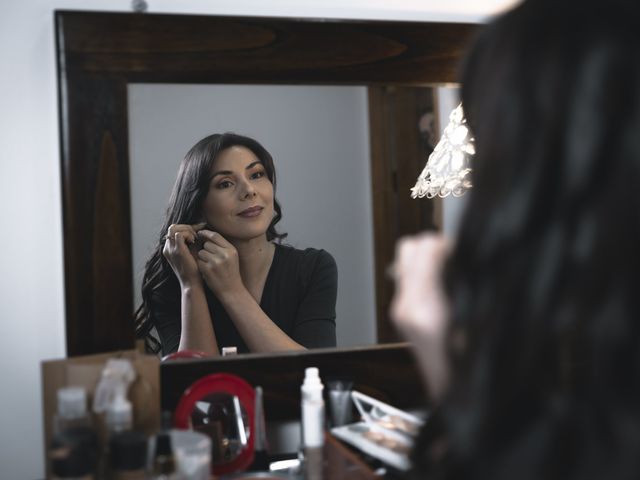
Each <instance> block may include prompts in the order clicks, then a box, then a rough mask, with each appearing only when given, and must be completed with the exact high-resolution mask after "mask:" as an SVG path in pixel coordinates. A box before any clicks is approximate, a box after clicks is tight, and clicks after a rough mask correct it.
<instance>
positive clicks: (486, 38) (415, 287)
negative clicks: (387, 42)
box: [391, 0, 640, 480]
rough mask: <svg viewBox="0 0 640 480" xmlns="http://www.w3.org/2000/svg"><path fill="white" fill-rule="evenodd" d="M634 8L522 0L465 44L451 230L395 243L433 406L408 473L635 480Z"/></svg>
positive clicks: (401, 292) (638, 231) (402, 300)
mask: <svg viewBox="0 0 640 480" xmlns="http://www.w3.org/2000/svg"><path fill="white" fill-rule="evenodd" d="M639 9H640V3H638V2H637V1H636V0H629V1H623V0H612V1H609V2H602V1H593V0H581V1H574V0H565V1H560V2H558V1H555V0H553V1H552V0H530V1H525V2H524V3H522V4H521V5H519V6H517V7H515V9H513V10H512V11H510V12H507V13H506V14H504V15H503V16H500V17H498V18H497V19H495V20H493V21H492V22H490V23H489V24H488V25H487V26H486V27H484V28H483V29H482V30H481V32H480V34H479V36H478V38H477V39H476V41H475V43H474V45H473V46H472V48H471V50H470V52H469V54H468V56H467V59H466V62H465V64H464V70H463V75H462V103H463V105H464V107H465V112H466V114H467V120H468V123H469V125H470V127H471V129H472V131H473V133H474V135H475V140H476V155H475V158H474V161H473V168H474V171H473V183H474V187H473V189H472V190H471V191H470V195H471V196H470V198H469V199H468V203H467V208H466V211H465V213H464V217H463V219H462V223H461V228H460V230H459V232H458V235H457V238H456V239H455V241H453V242H450V243H447V242H446V241H445V240H443V239H442V238H441V237H438V236H433V235H422V236H418V237H414V238H409V239H406V240H403V241H401V242H400V243H399V245H398V248H397V254H396V264H395V272H396V275H397V291H396V297H395V299H394V301H393V304H392V310H391V311H392V315H393V317H394V319H395V321H396V324H397V325H398V327H399V328H400V330H402V331H403V332H404V333H405V335H406V336H407V337H408V338H409V339H410V340H411V342H412V346H413V350H414V352H415V355H416V358H417V360H418V363H419V365H420V367H421V368H422V372H423V374H424V378H425V380H426V385H427V387H428V390H429V392H430V393H431V395H432V397H433V402H434V406H435V408H434V414H433V416H432V417H431V418H430V420H429V421H428V422H427V424H426V427H425V428H424V430H423V431H422V433H421V436H420V438H419V441H418V442H417V447H416V448H415V450H414V452H413V463H414V472H413V473H414V477H415V478H427V479H428V478H435V479H440V478H443V479H466V480H468V479H492V480H502V479H509V480H513V479H518V480H527V479H545V480H552V479H562V480H568V479H581V480H585V479H605V478H606V479H637V478H640V455H639V452H640V291H639V285H640V284H639V283H638V278H639V274H640V254H638V248H639V246H640V195H638V189H639V188H640V54H639V52H640V12H639Z"/></svg>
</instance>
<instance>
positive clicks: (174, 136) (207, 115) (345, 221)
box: [129, 84, 376, 347]
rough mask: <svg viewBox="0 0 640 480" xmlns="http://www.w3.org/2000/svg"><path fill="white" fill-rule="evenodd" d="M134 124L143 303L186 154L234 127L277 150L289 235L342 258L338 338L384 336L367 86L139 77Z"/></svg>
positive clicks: (132, 101)
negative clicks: (151, 259) (379, 319)
mask: <svg viewBox="0 0 640 480" xmlns="http://www.w3.org/2000/svg"><path fill="white" fill-rule="evenodd" d="M129 129H130V133H131V134H130V153H131V160H130V163H131V168H130V172H131V175H130V178H131V205H132V209H131V213H132V218H131V223H132V236H133V262H134V267H135V270H136V273H137V274H135V273H134V275H135V277H134V293H135V298H136V304H138V303H139V302H140V283H141V280H142V279H141V274H142V270H143V267H144V262H145V261H146V259H147V258H148V256H149V254H150V253H151V249H152V247H153V245H154V244H155V241H156V239H157V235H158V231H159V229H160V226H161V224H162V220H163V216H164V215H163V214H164V208H165V206H166V204H167V199H168V197H169V193H170V191H171V187H172V186H173V182H174V181H175V177H176V172H177V170H178V164H179V162H180V160H181V158H182V157H183V156H184V154H185V153H186V152H187V150H188V149H189V148H191V146H193V145H194V144H195V143H196V142H197V141H198V140H200V139H201V138H203V137H204V136H206V135H209V134H211V133H214V132H225V131H233V132H236V133H240V134H244V135H249V136H251V137H253V138H256V139H257V140H258V141H260V142H261V143H262V144H263V145H264V147H265V148H266V149H267V150H269V152H271V155H272V156H273V158H274V162H275V166H276V172H277V180H278V182H277V192H276V196H277V198H278V201H279V202H280V205H281V206H282V212H283V218H282V221H281V222H280V223H279V224H278V229H279V230H280V231H284V232H287V233H288V234H289V236H288V237H287V238H286V239H285V242H286V243H288V244H290V245H293V246H294V247H296V248H306V247H314V248H323V249H325V250H327V251H328V252H330V253H331V254H332V255H333V257H334V258H335V259H336V263H337V264H338V302H337V305H336V313H337V319H336V320H337V321H336V323H337V337H338V346H343V347H348V346H355V345H370V344H373V343H376V329H375V298H374V291H375V287H374V277H373V275H374V271H373V270H374V267H373V218H372V215H373V213H372V209H371V183H370V180H369V179H370V165H369V164H370V160H369V159H370V153H369V116H368V110H367V89H366V87H364V86H360V87H357V86H354V87H336V86H294V85H166V84H165V85H162V84H152V85H150V84H134V85H130V86H129Z"/></svg>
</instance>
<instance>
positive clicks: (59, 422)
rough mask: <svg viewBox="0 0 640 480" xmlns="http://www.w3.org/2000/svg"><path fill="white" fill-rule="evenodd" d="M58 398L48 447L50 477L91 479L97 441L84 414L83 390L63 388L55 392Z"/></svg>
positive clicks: (94, 470) (68, 479) (85, 399)
mask: <svg viewBox="0 0 640 480" xmlns="http://www.w3.org/2000/svg"><path fill="white" fill-rule="evenodd" d="M57 399H58V408H57V411H56V413H55V415H54V416H53V425H52V426H53V436H52V438H51V443H50V445H49V459H50V462H51V463H50V466H51V473H52V475H53V478H54V479H65V480H70V479H83V480H88V479H93V478H94V476H95V472H96V468H97V463H98V438H97V435H96V432H95V430H94V429H93V427H92V422H91V417H90V416H89V414H88V412H87V394H86V391H85V389H84V388H82V387H63V388H61V389H59V390H58V392H57Z"/></svg>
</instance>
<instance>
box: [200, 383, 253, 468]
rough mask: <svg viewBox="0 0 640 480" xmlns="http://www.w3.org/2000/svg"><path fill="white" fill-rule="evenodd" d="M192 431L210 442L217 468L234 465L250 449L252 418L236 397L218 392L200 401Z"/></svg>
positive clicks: (212, 457) (213, 460)
mask: <svg viewBox="0 0 640 480" xmlns="http://www.w3.org/2000/svg"><path fill="white" fill-rule="evenodd" d="M189 427H190V428H192V429H193V430H195V431H197V432H200V433H204V434H205V435H207V436H208V437H209V438H211V461H212V463H213V464H214V465H221V464H224V463H229V462H232V461H233V460H235V459H236V458H238V456H239V455H240V454H241V453H242V452H243V451H244V450H245V449H246V448H247V447H248V445H249V437H250V435H251V431H250V429H249V418H248V416H247V412H246V410H245V409H244V408H243V407H242V406H241V405H240V400H239V399H238V396H237V395H231V394H229V393H226V392H219V393H212V394H209V395H207V396H205V397H203V398H202V399H200V400H198V401H197V402H196V403H195V405H194V408H193V410H192V413H191V417H190V425H189Z"/></svg>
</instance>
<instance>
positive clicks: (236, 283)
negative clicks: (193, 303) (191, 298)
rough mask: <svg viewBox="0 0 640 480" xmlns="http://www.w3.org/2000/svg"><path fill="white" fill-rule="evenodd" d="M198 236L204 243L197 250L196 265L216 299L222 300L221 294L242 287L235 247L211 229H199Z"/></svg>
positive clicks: (237, 290) (236, 290)
mask: <svg viewBox="0 0 640 480" xmlns="http://www.w3.org/2000/svg"><path fill="white" fill-rule="evenodd" d="M198 236H199V238H200V239H201V240H203V241H204V245H203V248H202V249H201V250H200V251H199V252H198V259H197V261H198V263H197V266H198V269H199V271H200V273H201V274H202V278H204V281H205V282H206V284H207V285H208V286H209V288H210V289H211V290H212V291H213V293H214V294H215V295H216V296H217V297H218V299H220V300H222V297H223V296H225V295H228V294H230V293H237V292H240V291H241V290H242V289H244V284H243V283H242V277H240V262H239V260H238V251H237V250H236V248H235V247H234V246H233V245H232V244H231V243H229V242H228V241H227V240H226V239H225V238H224V237H223V236H222V235H220V234H219V233H217V232H212V231H211V230H200V231H199V232H198Z"/></svg>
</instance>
